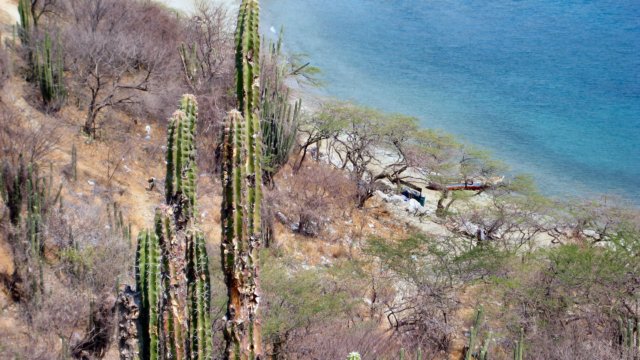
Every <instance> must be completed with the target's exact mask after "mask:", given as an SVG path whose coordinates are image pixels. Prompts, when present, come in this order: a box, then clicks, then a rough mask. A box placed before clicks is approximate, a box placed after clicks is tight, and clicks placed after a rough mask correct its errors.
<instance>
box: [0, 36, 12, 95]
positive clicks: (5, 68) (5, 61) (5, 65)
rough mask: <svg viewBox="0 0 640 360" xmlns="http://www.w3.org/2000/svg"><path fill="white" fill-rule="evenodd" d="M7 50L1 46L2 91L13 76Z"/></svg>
mask: <svg viewBox="0 0 640 360" xmlns="http://www.w3.org/2000/svg"><path fill="white" fill-rule="evenodd" d="M10 61H11V60H10V58H9V54H8V53H7V50H6V49H5V48H4V46H2V45H1V44H0V90H2V88H3V87H4V83H5V81H7V79H9V77H10V76H11V62H10Z"/></svg>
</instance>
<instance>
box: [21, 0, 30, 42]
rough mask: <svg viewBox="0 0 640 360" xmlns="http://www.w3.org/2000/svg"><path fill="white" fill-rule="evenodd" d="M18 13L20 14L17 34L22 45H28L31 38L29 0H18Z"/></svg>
mask: <svg viewBox="0 0 640 360" xmlns="http://www.w3.org/2000/svg"><path fill="white" fill-rule="evenodd" d="M18 15H20V27H19V30H18V35H19V36H20V41H22V45H24V46H28V45H29V42H30V39H31V26H32V25H33V19H32V16H31V0H18Z"/></svg>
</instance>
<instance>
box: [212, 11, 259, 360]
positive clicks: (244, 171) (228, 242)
mask: <svg viewBox="0 0 640 360" xmlns="http://www.w3.org/2000/svg"><path fill="white" fill-rule="evenodd" d="M258 21H259V5H258V1H257V0H243V2H242V4H241V5H240V11H239V14H238V27H237V29H236V90H237V96H238V109H239V111H238V110H232V111H230V112H229V114H228V116H227V123H226V125H225V133H224V141H223V150H222V153H223V155H222V158H223V160H222V184H223V187H224V190H223V199H222V209H221V220H222V244H221V252H222V255H221V256H222V269H223V271H224V274H225V283H226V285H227V294H228V302H227V314H226V324H225V329H224V336H225V340H226V349H225V358H226V359H240V360H245V359H260V358H262V348H261V335H260V322H259V321H258V304H259V296H258V282H257V277H258V247H259V244H260V242H261V229H260V218H261V216H260V215H261V201H262V139H261V128H260V120H259V104H258V102H259V96H260V89H259V87H260V86H259V78H260V65H259V59H260V35H259V33H258Z"/></svg>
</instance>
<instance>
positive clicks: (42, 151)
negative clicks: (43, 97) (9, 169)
mask: <svg viewBox="0 0 640 360" xmlns="http://www.w3.org/2000/svg"><path fill="white" fill-rule="evenodd" d="M58 126H59V125H58V124H56V123H51V122H45V123H35V122H26V123H25V122H24V121H22V120H21V118H20V117H19V116H18V115H17V114H16V113H15V112H14V111H13V110H12V109H11V108H10V107H8V106H6V105H4V104H2V103H0V159H2V161H3V162H4V163H9V164H11V165H12V166H17V165H18V160H19V158H20V156H22V158H23V160H24V161H25V162H26V163H29V162H36V163H37V162H39V161H40V160H42V159H43V158H44V157H45V156H47V155H48V154H49V153H50V152H51V151H52V150H53V149H54V148H55V147H56V146H57V144H58V142H59V141H60V133H59V131H58Z"/></svg>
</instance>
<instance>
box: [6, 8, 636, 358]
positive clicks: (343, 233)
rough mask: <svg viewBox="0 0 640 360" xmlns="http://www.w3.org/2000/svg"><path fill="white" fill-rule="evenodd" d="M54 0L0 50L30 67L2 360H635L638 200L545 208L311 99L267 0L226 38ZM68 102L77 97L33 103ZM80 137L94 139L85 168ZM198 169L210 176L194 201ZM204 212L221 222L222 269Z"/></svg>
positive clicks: (435, 149) (496, 170) (517, 190)
mask: <svg viewBox="0 0 640 360" xmlns="http://www.w3.org/2000/svg"><path fill="white" fill-rule="evenodd" d="M56 2H57V1H56V0H47V1H43V0H39V1H28V0H21V1H20V3H19V10H20V11H19V13H20V16H21V24H20V27H19V28H17V29H18V30H19V34H20V38H21V39H22V46H15V44H14V46H11V44H9V45H8V46H7V49H8V50H11V51H14V53H11V54H10V55H11V56H14V57H15V59H16V64H18V66H16V68H17V69H22V72H23V74H28V76H27V77H32V76H33V78H30V79H29V80H30V81H32V86H31V88H30V89H27V90H30V91H25V94H27V96H25V97H24V100H26V101H21V100H22V99H19V100H20V101H13V102H14V103H15V104H13V103H11V102H12V101H8V99H10V98H9V97H4V96H5V94H3V97H2V99H0V100H2V101H0V124H1V125H2V126H0V154H2V172H1V174H0V195H1V197H2V206H0V255H1V256H0V260H2V261H4V259H5V258H7V257H8V258H9V261H7V264H5V263H4V262H3V263H0V285H2V286H3V290H5V289H6V293H8V294H10V297H11V300H10V301H13V302H14V303H11V305H10V306H8V307H7V310H8V311H6V312H5V313H6V315H7V316H8V317H12V319H11V320H12V321H7V322H2V323H3V324H4V323H9V324H12V326H13V324H15V325H16V326H15V328H16V329H17V330H15V331H13V332H10V331H7V330H6V329H5V328H6V326H4V327H3V325H2V324H0V352H1V354H0V357H3V358H4V357H7V358H48V357H51V356H52V355H51V354H52V351H51V349H57V350H58V351H60V352H61V354H56V355H59V356H62V357H64V358H68V357H72V358H101V357H103V356H105V354H106V353H107V351H109V349H112V347H113V346H114V344H112V343H111V342H112V339H113V338H114V336H113V333H112V330H113V329H115V328H117V329H118V335H117V338H118V347H119V350H120V354H119V355H120V357H121V358H122V359H127V360H128V359H138V360H139V359H145V360H146V359H169V358H170V359H185V360H186V359H211V358H224V359H233V360H236V359H241V360H249V359H253V360H255V359H258V358H269V359H273V360H282V359H293V358H317V359H344V358H345V357H347V358H348V359H349V360H360V359H387V360H389V359H407V360H414V359H415V360H422V358H423V357H424V358H432V357H434V356H436V357H438V356H446V355H450V354H459V356H460V357H461V358H464V359H465V360H486V359H488V358H492V359H493V358H511V357H513V359H514V360H522V359H523V358H525V357H526V358H531V359H567V358H571V359H572V358H575V359H586V360H587V359H598V360H609V359H611V360H618V359H635V358H637V357H638V354H639V351H640V349H639V347H640V340H639V336H638V333H639V330H638V328H639V325H638V322H639V320H638V319H639V318H640V314H639V313H638V311H639V310H638V306H639V305H638V304H639V303H638V301H639V299H640V286H639V285H638V284H640V278H639V277H638V274H640V261H639V260H638V259H640V257H639V254H640V221H639V219H640V218H639V217H638V213H637V211H634V210H629V209H627V208H625V207H624V206H618V205H617V204H615V203H612V201H611V199H610V198H607V199H605V200H601V199H598V200H593V201H584V202H579V201H575V202H568V203H563V202H560V201H555V200H551V199H548V198H546V197H545V196H543V195H542V194H541V193H540V192H539V191H538V190H537V189H536V188H535V186H534V183H533V180H532V179H531V177H528V176H522V175H516V176H506V177H503V176H502V174H503V173H505V172H506V169H505V168H504V166H503V165H502V164H501V163H499V162H497V161H495V160H493V159H492V158H491V157H490V156H489V155H488V154H487V153H486V152H484V151H481V150H478V149H475V148H473V147H470V146H468V145H465V144H462V143H459V142H458V141H457V140H456V139H454V138H453V137H452V136H450V135H447V134H444V133H441V132H438V131H433V130H428V129H421V128H420V126H419V123H418V121H417V119H416V118H413V117H410V116H405V115H401V114H388V113H383V112H381V111H378V110H376V109H372V108H368V107H363V106H359V105H356V104H353V103H347V102H338V101H326V102H324V103H323V104H320V106H319V109H318V110H317V111H313V112H311V111H309V112H306V111H303V108H302V105H301V102H300V101H293V99H292V97H293V96H292V93H293V91H290V89H289V88H288V85H289V84H290V83H289V81H301V82H304V81H307V82H310V83H312V84H314V80H313V76H314V75H315V73H316V70H317V69H315V68H313V67H312V66H310V65H309V64H308V63H304V62H301V61H300V58H298V57H296V56H297V55H289V54H285V53H284V52H283V51H282V35H281V36H280V39H279V40H278V42H276V43H269V44H266V45H265V44H264V43H263V42H261V39H260V36H259V32H258V22H259V8H258V1H257V0H244V1H243V2H242V4H241V7H240V12H239V14H238V18H237V20H238V22H237V24H238V27H237V29H236V33H235V43H234V41H233V34H232V33H231V30H230V27H229V26H228V24H227V20H228V19H227V17H226V10H225V9H224V8H221V7H220V8H217V7H215V6H214V5H210V4H209V3H208V2H201V3H199V4H198V6H197V9H196V10H195V13H194V14H193V16H185V15H180V16H176V15H175V13H173V12H170V11H168V10H167V9H165V8H162V7H159V6H157V5H155V4H153V3H149V2H143V1H131V0H109V1H108V2H102V3H101V5H105V4H107V3H108V4H107V5H109V6H106V5H105V7H102V6H95V5H96V3H95V2H94V1H92V0H74V1H73V3H74V7H69V6H52V7H47V8H46V9H47V10H46V11H45V6H49V5H51V4H54V5H56V4H55V3H56ZM47 4H49V5H47ZM57 4H61V3H59V2H58V3H57ZM76 5H77V6H76ZM43 13H44V14H47V15H46V16H44V17H42V18H41V19H40V20H41V21H38V18H39V17H40V15H42V14H43ZM49 14H51V16H49ZM36 23H37V24H39V25H38V26H36ZM49 34H51V35H49ZM54 34H55V35H54ZM261 44H262V45H261ZM234 53H235V57H234ZM0 55H1V54H0ZM20 57H21V59H20ZM65 59H66V60H67V61H66V63H65ZM232 59H233V60H232ZM0 60H2V59H0ZM3 63H4V62H3ZM65 67H66V68H65ZM65 70H66V73H65ZM29 72H33V74H29ZM182 72H184V74H182ZM234 75H235V79H234V78H233V77H234ZM65 76H66V77H65ZM234 80H235V82H234ZM18 84H19V83H18ZM36 84H37V86H39V88H40V91H41V94H42V98H43V100H44V102H45V104H46V105H47V106H46V107H45V108H43V107H42V106H40V104H37V106H36V104H31V103H30V101H31V100H34V99H37V96H33V94H35V93H36V92H35V91H36V90H37V89H36V86H33V85H36ZM16 85H17V84H15V83H12V84H11V87H12V88H17V87H15V86H16ZM67 85H68V86H67ZM67 91H68V92H69V93H68V96H69V99H73V100H74V101H72V102H70V103H69V104H64V99H65V97H66V96H67ZM186 91H193V93H194V94H196V95H193V96H191V95H186V96H183V97H182V98H181V100H180V102H179V109H178V110H177V111H175V112H173V111H174V110H175V104H174V99H177V98H179V97H180V94H183V93H184V92H186ZM143 93H144V96H140V95H141V94H143ZM196 97H197V99H198V102H196ZM169 99H170V101H169ZM58 105H59V106H63V105H64V106H66V107H69V108H71V107H73V108H74V109H65V111H63V112H62V113H60V114H57V115H56V116H52V115H51V114H49V113H48V112H47V111H46V110H50V109H52V108H54V109H55V108H56V106H58ZM231 108H236V110H232V111H230V112H228V114H227V117H226V121H223V119H222V118H223V117H224V116H225V115H224V114H225V112H226V111H225V110H227V109H231ZM105 109H109V110H105ZM77 110H79V111H82V112H83V113H84V114H85V115H86V117H84V116H81V117H78V112H77ZM38 112H39V113H38ZM172 112H173V115H172V116H171V117H170V118H169V121H168V122H164V121H161V120H158V119H165V118H166V117H167V115H168V114H171V113H172ZM426 115H428V114H426ZM146 125H148V126H149V129H145V127H146ZM165 125H166V127H167V129H166V130H167V140H166V141H167V142H166V148H165V147H164V146H163V145H164V143H163V139H158V137H157V134H158V132H161V131H164V130H163V129H164V126H165ZM56 127H59V128H60V133H61V134H60V136H56V131H55V130H56ZM80 128H83V129H84V131H85V132H86V133H87V134H89V135H91V136H94V135H97V134H100V135H105V136H104V137H103V138H102V137H101V138H100V139H99V140H100V141H96V142H91V141H89V142H87V144H85V145H82V149H83V151H86V153H83V154H82V155H83V156H80V157H79V156H78V151H79V149H78V148H76V145H75V144H79V141H84V140H86V139H83V138H82V137H81V135H79V134H78V130H79V129H80ZM143 129H144V130H143ZM143 131H145V132H147V134H148V136H144V135H145V133H144V132H143ZM196 134H197V139H198V141H197V143H196ZM143 137H144V140H142V138H143ZM70 143H72V144H74V145H73V146H72V145H70ZM296 145H298V146H299V152H298V151H295V152H294V151H293V149H294V148H296ZM64 150H67V152H68V153H69V154H65V151H64ZM87 150H88V151H87ZM104 150H106V151H107V152H108V153H107V154H106V158H107V159H106V161H105V159H104V157H105V156H104V154H102V151H104ZM114 150H115V152H114ZM54 151H55V152H54ZM165 151H166V152H165ZM196 152H197V156H196ZM120 154H122V155H120ZM114 159H115V160H114ZM49 160H51V161H53V163H52V166H51V170H50V171H49V176H48V177H46V176H42V175H41V174H40V173H39V170H38V168H39V165H38V164H40V166H41V164H42V163H43V162H44V161H49ZM163 161H165V162H166V173H165V181H164V183H163V182H162V180H160V181H158V180H157V179H156V178H155V176H157V172H158V169H157V166H154V164H155V165H158V164H160V163H161V162H163ZM105 163H106V165H105ZM116 163H117V164H116ZM196 163H198V166H196ZM114 164H116V165H115V167H113V166H112V165H114ZM120 164H121V165H122V166H121V167H120V168H121V169H122V172H121V173H118V174H116V170H114V169H118V166H120ZM103 167H106V168H107V171H106V172H107V176H104V171H103ZM80 169H81V170H82V171H81V173H82V174H80V177H81V178H82V179H81V180H83V181H78V180H79V179H78V177H79V174H78V171H79V170H80ZM55 171H58V172H59V173H60V174H58V175H66V177H67V179H68V180H69V181H65V179H63V180H62V181H61V183H63V184H65V185H64V186H65V187H64V188H62V187H61V188H60V189H58V188H56V187H53V186H52V185H53V183H54V180H55V179H54V176H56V172H55ZM200 173H202V174H207V175H211V176H220V178H221V184H220V183H219V182H218V181H217V180H216V179H214V180H212V181H206V182H205V184H206V185H205V186H203V189H202V190H201V197H200V198H198V191H197V180H198V177H199V176H205V175H200ZM105 179H106V180H107V181H106V185H105V181H104V180H105ZM55 181H56V182H57V180H55ZM146 183H149V184H153V186H149V187H147V188H146V191H145V190H142V189H143V187H142V186H141V185H144V184H146ZM203 185H204V184H203ZM219 185H222V186H220V187H221V189H222V191H221V192H220V191H217V189H216V187H217V186H219ZM263 185H264V186H263ZM409 189H411V190H415V191H416V192H420V194H419V195H415V194H413V193H411V192H410V191H408V190H409ZM61 193H62V194H64V197H65V202H64V206H63V205H62V200H61V195H60V194H61ZM399 193H404V194H409V195H410V196H412V197H413V196H414V195H415V196H416V197H413V199H412V200H407V199H405V198H402V197H401V196H399V195H398V194H399ZM158 198H163V200H160V201H161V202H162V204H160V205H159V206H158V207H157V209H156V211H155V212H154V213H152V212H149V211H147V210H144V209H148V207H149V201H156V199H158ZM221 198H222V199H221ZM416 199H421V201H422V200H425V202H424V205H423V204H420V201H419V202H418V204H420V206H417V205H416V201H413V200H416ZM220 201H221V209H220V218H219V221H218V218H217V213H215V214H213V215H212V214H211V213H212V212H215V211H211V209H212V207H216V206H218V205H217V204H218V203H219V202H220ZM199 203H200V204H201V207H200V210H199V208H198V204H199ZM105 208H106V212H105ZM139 209H143V212H140V210H139ZM152 214H153V215H152ZM125 215H128V216H130V219H131V222H129V220H127V219H125ZM200 219H203V221H206V222H207V223H206V224H205V225H206V226H202V229H203V230H204V231H207V232H216V231H221V234H222V237H221V239H220V242H221V249H220V250H221V251H220V253H218V252H217V251H216V252H215V254H214V258H213V259H215V261H210V258H209V257H208V254H207V252H208V251H207V241H206V238H205V236H204V232H203V231H201V227H200V225H201V224H200V223H199V221H200ZM151 224H152V225H151ZM146 226H151V228H149V229H146V230H142V231H140V232H139V234H138V237H137V246H136V247H135V253H134V244H133V243H134V240H132V239H131V237H132V228H134V227H135V228H143V229H144V227H146ZM218 226H220V228H218ZM267 233H268V234H267ZM207 234H209V233H207ZM267 237H268V239H267ZM212 238H216V237H215V236H212ZM5 239H6V241H5ZM214 242H215V240H213V241H212V243H214ZM263 244H264V246H265V247H267V249H265V250H261V249H260V248H261V247H262V246H263ZM5 245H6V246H5ZM5 247H6V248H7V249H5ZM134 256H135V267H134V266H131V265H132V261H131V259H132V258H133V257H134ZM218 256H220V261H219V262H218ZM134 277H135V284H136V285H135V289H131V287H129V286H126V285H125V286H121V284H123V283H125V284H126V283H127V282H129V283H131V282H132V281H134V280H133V279H134ZM212 284H214V285H213V286H212ZM114 287H115V289H114ZM223 287H226V291H218V290H219V289H222V288H223ZM212 288H214V289H215V290H216V291H212ZM114 290H115V291H114ZM114 292H115V293H116V294H117V299H114V296H113V294H114ZM2 293H4V291H3V292H2ZM0 296H1V295H0ZM13 309H19V311H13ZM474 309H476V312H475V316H473V319H471V315H469V316H466V315H464V314H468V313H469V312H470V311H472V310H474ZM116 314H117V315H116ZM116 319H117V322H118V324H117V326H116V324H115V322H116ZM13 320H15V322H13ZM467 322H471V323H472V326H471V327H470V329H469V332H468V334H467V333H464V330H465V327H464V326H463V325H468V324H467ZM83 328H84V329H86V330H85V334H84V336H82V334H80V336H78V331H79V330H78V329H83ZM11 330H13V329H11ZM6 332H8V334H7V333H6ZM465 335H467V336H468V338H466V341H464V340H463V341H456V340H460V339H465V338H464V336H465ZM5 339H8V340H5ZM15 339H17V340H15ZM3 340H4V341H3ZM23 344H27V345H23ZM32 347H33V349H32ZM32 350H33V351H32ZM36 350H37V351H36ZM525 353H526V354H525ZM423 354H424V356H423ZM445 354H446V355H445ZM54 356H55V355H54Z"/></svg>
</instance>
